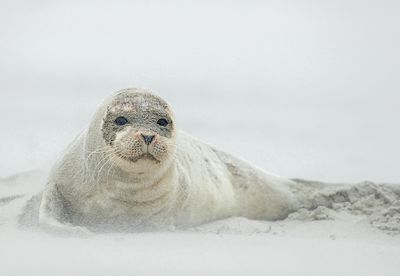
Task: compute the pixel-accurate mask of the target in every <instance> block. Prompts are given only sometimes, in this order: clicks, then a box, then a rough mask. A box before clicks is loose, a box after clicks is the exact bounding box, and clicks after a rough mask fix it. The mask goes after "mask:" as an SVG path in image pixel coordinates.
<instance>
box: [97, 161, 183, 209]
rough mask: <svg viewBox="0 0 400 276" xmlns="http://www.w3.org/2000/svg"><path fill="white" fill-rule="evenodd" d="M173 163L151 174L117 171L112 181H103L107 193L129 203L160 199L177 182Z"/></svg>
mask: <svg viewBox="0 0 400 276" xmlns="http://www.w3.org/2000/svg"><path fill="white" fill-rule="evenodd" d="M175 176H176V169H175V164H171V165H170V166H169V167H168V168H167V169H166V170H164V171H160V172H158V173H154V174H151V175H148V174H146V175H137V174H134V173H127V172H125V173H121V172H120V173H119V174H117V175H116V177H113V181H107V182H105V183H104V184H105V187H106V190H107V193H110V195H111V196H112V197H115V198H116V199H120V200H122V201H126V202H130V203H139V204H141V203H145V202H154V201H158V200H162V199H163V198H164V197H166V196H167V194H170V193H171V192H172V191H174V190H175V188H176V187H175V186H176V185H177V183H176V182H175V181H173V179H174V178H175Z"/></svg>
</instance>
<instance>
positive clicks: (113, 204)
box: [39, 88, 299, 231]
mask: <svg viewBox="0 0 400 276" xmlns="http://www.w3.org/2000/svg"><path fill="white" fill-rule="evenodd" d="M294 185H296V184H295V182H293V181H291V180H288V179H285V178H281V177H278V176H275V175H271V174H267V173H266V172H264V171H263V170H261V169H258V168H256V167H254V166H251V165H249V164H248V163H246V162H245V161H242V160H240V159H238V158H235V157H233V156H231V155H229V154H227V153H224V152H222V151H220V150H218V149H216V148H214V147H212V146H210V145H208V144H205V143H203V142H201V141H199V140H197V139H196V138H194V137H192V136H190V135H189V134H186V133H184V132H183V131H180V130H178V129H177V125H176V121H175V117H174V114H173V111H172V109H171V107H170V106H169V104H168V103H167V102H166V101H164V100H163V99H162V98H160V97H159V96H156V95H155V94H153V93H151V92H150V91H148V90H144V89H137V88H130V89H124V90H120V91H118V92H116V93H114V94H113V95H111V96H110V97H109V98H107V99H106V100H104V102H103V103H102V104H101V105H100V106H99V108H98V110H97V111H96V112H95V114H94V117H93V119H92V121H91V123H90V125H89V127H88V128H87V129H86V130H85V131H84V132H83V133H81V134H80V135H79V136H78V137H77V138H76V139H75V140H74V141H73V142H72V144H71V145H70V146H69V147H68V149H67V150H66V152H65V153H64V155H63V156H62V157H61V158H60V159H59V160H58V161H57V162H56V164H55V165H54V167H53V169H52V170H51V173H50V176H49V178H48V182H47V185H46V187H45V189H44V191H43V194H42V198H41V202H40V209H39V223H40V224H41V225H43V226H47V227H51V228H63V229H66V228H71V229H73V228H74V227H84V228H85V229H89V230H90V231H142V230H148V229H171V227H172V228H174V227H190V226H195V225H200V224H203V223H206V222H209V221H213V220H217V219H223V218H227V217H233V216H241V217H246V218H249V219H258V220H277V219H283V218H285V217H287V216H288V214H289V213H291V212H292V211H294V210H297V209H298V208H299V201H298V200H297V199H296V198H295V196H294V190H295V189H294V188H293V187H294Z"/></svg>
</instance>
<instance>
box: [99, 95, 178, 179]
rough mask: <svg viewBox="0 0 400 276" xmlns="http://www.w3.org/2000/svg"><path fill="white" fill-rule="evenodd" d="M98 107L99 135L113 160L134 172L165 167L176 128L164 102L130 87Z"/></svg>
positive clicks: (171, 149) (172, 145)
mask: <svg viewBox="0 0 400 276" xmlns="http://www.w3.org/2000/svg"><path fill="white" fill-rule="evenodd" d="M100 110H101V113H102V114H97V116H99V115H101V116H102V119H101V120H100V121H101V123H100V130H101V133H100V135H99V136H100V137H101V139H102V140H103V141H101V142H102V143H101V144H102V145H103V148H105V151H106V152H107V155H108V156H109V158H112V161H113V163H116V164H117V165H118V166H119V167H120V168H121V169H123V170H124V171H126V172H130V173H136V174H138V175H143V174H154V173H155V170H159V169H160V168H164V167H166V166H168V164H169V163H170V161H171V158H172V156H173V154H174V152H175V147H176V146H175V145H176V135H175V134H176V131H175V122H174V115H173V113H172V110H171V108H170V106H169V105H168V104H167V102H165V101H164V100H163V99H161V98H160V97H158V96H156V95H154V94H152V93H150V92H149V91H147V90H143V89H132V88H131V89H124V90H121V91H118V92H117V93H115V94H114V95H113V96H112V97H111V98H109V99H107V100H106V102H105V103H104V104H103V108H101V109H100ZM94 121H99V120H94ZM96 138H97V139H98V138H99V137H96ZM95 144H97V145H99V143H95ZM97 150H98V149H97Z"/></svg>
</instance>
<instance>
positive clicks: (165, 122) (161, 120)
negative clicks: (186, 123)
mask: <svg viewBox="0 0 400 276" xmlns="http://www.w3.org/2000/svg"><path fill="white" fill-rule="evenodd" d="M157 124H158V125H160V126H166V125H168V121H167V120H166V119H159V120H158V121H157Z"/></svg>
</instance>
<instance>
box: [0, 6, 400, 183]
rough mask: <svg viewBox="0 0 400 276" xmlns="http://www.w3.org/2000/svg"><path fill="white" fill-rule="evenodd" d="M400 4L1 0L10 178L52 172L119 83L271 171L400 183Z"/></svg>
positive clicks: (1, 80)
mask: <svg viewBox="0 0 400 276" xmlns="http://www.w3.org/2000/svg"><path fill="white" fill-rule="evenodd" d="M399 14H400V13H399V2H398V1H198V2H190V1H159V2H151V3H150V1H21V0H16V1H4V0H1V1H0V37H1V40H0V88H1V94H0V95H1V96H0V125H1V143H0V156H2V160H3V161H2V162H1V166H0V177H5V176H8V175H12V174H15V173H18V172H21V171H25V170H31V169H47V168H48V167H49V166H51V164H52V163H53V162H54V160H55V159H56V158H57V156H59V154H60V152H61V151H62V150H63V149H64V148H65V146H66V145H67V144H68V143H69V142H70V141H71V140H72V138H73V137H74V136H75V135H76V134H77V133H78V132H79V131H80V130H81V129H83V128H84V127H85V126H86V125H87V124H88V122H89V121H90V117H91V115H92V113H93V112H94V110H95V109H96V106H97V105H98V104H99V103H100V101H101V100H102V99H103V98H104V97H105V96H107V95H108V94H109V93H111V92H113V91H115V90H118V89H121V88H125V87H132V86H138V87H146V88H150V89H152V90H154V91H155V92H157V93H158V94H160V95H161V96H163V97H164V98H165V99H166V100H167V101H169V102H170V103H171V105H172V106H173V108H174V109H175V113H176V115H177V118H178V124H179V126H180V127H181V128H182V129H184V130H186V131H188V132H190V133H192V134H193V135H195V136H197V137H199V138H200V139H202V140H204V141H206V142H208V143H211V144H213V145H215V146H218V147H219V148H222V149H224V150H226V151H228V152H231V153H233V154H235V155H237V156H240V157H242V158H244V159H246V160H248V161H250V162H252V163H254V164H256V165H258V166H260V167H262V168H264V169H266V170H268V171H271V172H274V173H277V174H280V175H283V176H286V177H303V178H311V179H319V180H326V181H347V182H354V181H361V180H365V179H368V180H373V181H390V182H399V181H400V175H399V174H400V173H399V156H400V145H399V141H400V130H399V119H400V108H399V107H400V93H399V92H400V91H399V90H400V82H399V73H400V54H399V49H400V28H399V26H400V16H399Z"/></svg>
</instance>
